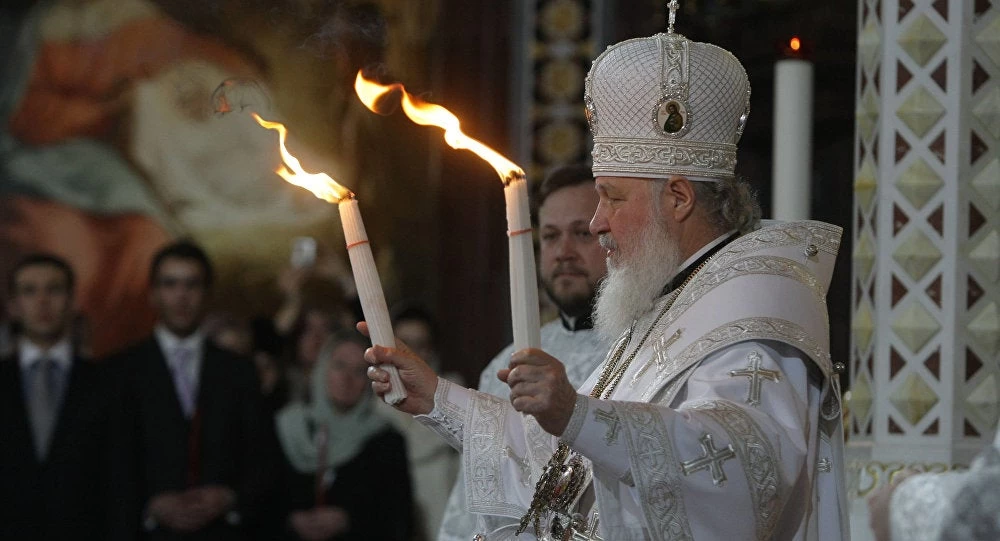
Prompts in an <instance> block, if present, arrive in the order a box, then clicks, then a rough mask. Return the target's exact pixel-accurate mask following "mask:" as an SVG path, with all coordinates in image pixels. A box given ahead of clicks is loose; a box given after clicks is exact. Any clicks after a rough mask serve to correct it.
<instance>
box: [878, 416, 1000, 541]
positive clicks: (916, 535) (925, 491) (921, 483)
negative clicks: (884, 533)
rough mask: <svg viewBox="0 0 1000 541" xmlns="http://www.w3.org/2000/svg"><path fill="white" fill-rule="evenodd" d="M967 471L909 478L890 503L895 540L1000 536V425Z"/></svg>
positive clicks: (980, 540) (976, 540) (967, 540)
mask: <svg viewBox="0 0 1000 541" xmlns="http://www.w3.org/2000/svg"><path fill="white" fill-rule="evenodd" d="M997 428H998V430H997V435H996V437H995V438H994V440H993V444H992V445H990V446H988V447H987V448H986V449H985V450H984V451H983V452H982V453H980V454H979V456H978V457H976V460H975V461H973V463H972V466H971V467H969V470H968V471H962V472H947V473H924V474H920V475H914V476H913V477H910V478H909V479H906V480H905V481H903V482H902V483H900V484H899V486H898V487H896V490H895V491H894V492H893V493H892V501H891V503H890V505H889V518H890V530H891V532H892V540H893V541H904V540H905V541H959V540H962V541H988V540H996V539H1000V427H997Z"/></svg>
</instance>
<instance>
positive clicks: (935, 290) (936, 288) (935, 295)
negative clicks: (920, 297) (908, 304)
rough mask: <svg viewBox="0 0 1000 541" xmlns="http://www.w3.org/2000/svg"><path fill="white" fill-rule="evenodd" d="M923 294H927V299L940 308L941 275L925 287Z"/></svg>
mask: <svg viewBox="0 0 1000 541" xmlns="http://www.w3.org/2000/svg"><path fill="white" fill-rule="evenodd" d="M924 292H926V293H927V298H928V299H930V300H932V301H934V304H936V305H937V307H938V308H941V275H938V277H937V278H935V279H934V281H933V282H931V285H929V286H927V289H925V290H924Z"/></svg>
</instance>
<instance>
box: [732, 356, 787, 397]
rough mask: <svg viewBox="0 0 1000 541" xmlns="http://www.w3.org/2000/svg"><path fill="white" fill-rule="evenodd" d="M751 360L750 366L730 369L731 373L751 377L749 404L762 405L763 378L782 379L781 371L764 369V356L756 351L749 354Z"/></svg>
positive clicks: (748, 394) (736, 375)
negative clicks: (761, 365)
mask: <svg viewBox="0 0 1000 541" xmlns="http://www.w3.org/2000/svg"><path fill="white" fill-rule="evenodd" d="M747 359H748V360H749V361H750V366H748V367H746V368H744V369H742V370H730V371H729V375H730V376H732V377H734V378H736V377H747V378H750V390H749V391H748V392H747V404H749V405H751V406H759V405H760V386H761V382H762V381H763V380H767V381H778V380H779V379H781V373H780V372H778V371H777V370H764V369H761V367H760V361H761V360H762V357H761V356H760V353H758V352H756V351H751V352H750V355H749V356H747Z"/></svg>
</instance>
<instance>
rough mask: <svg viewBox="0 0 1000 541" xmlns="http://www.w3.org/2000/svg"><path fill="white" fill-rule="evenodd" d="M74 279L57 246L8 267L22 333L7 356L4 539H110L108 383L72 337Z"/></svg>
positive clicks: (2, 371) (0, 408)
mask: <svg viewBox="0 0 1000 541" xmlns="http://www.w3.org/2000/svg"><path fill="white" fill-rule="evenodd" d="M73 284H74V276H73V270H72V269H71V268H70V266H69V265H68V264H67V263H66V262H65V261H63V260H62V259H59V258H57V257H54V256H51V255H42V254H39V255H32V256H28V257H27V258H25V259H23V260H21V261H20V262H19V263H17V265H16V266H15V268H14V270H13V272H12V273H11V276H10V281H9V284H8V287H9V293H10V312H11V315H12V316H13V317H14V318H15V320H16V321H17V323H18V327H19V329H20V334H19V336H18V337H17V341H16V352H15V353H14V355H13V356H9V357H7V358H3V359H0V539H10V540H16V541H36V540H37V541H61V540H67V541H68V540H70V539H72V540H74V541H75V540H88V541H103V540H104V539H106V529H105V528H106V525H107V518H108V514H107V509H108V502H107V490H106V489H107V481H108V465H109V463H108V458H109V454H108V452H107V451H108V447H107V445H108V427H109V423H108V418H109V406H110V400H109V399H108V397H109V392H108V391H109V388H110V386H109V385H108V381H107V378H105V377H104V376H105V375H104V372H103V370H102V369H101V367H99V366H97V365H95V364H94V363H92V362H90V361H87V360H84V359H82V358H80V357H78V356H76V355H75V354H74V351H73V347H72V344H71V343H70V334H71V333H70V329H71V324H72V321H73V315H74V314H73V312H74V310H73Z"/></svg>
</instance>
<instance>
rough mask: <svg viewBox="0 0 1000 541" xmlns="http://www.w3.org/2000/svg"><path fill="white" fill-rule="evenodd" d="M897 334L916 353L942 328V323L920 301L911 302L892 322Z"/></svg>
mask: <svg viewBox="0 0 1000 541" xmlns="http://www.w3.org/2000/svg"><path fill="white" fill-rule="evenodd" d="M892 330H893V332H895V333H896V336H898V337H899V339H900V340H902V341H903V343H904V344H906V347H908V348H910V351H911V352H913V353H916V352H918V351H920V349H921V348H923V347H924V346H925V345H926V344H927V342H928V341H930V339H931V338H933V337H934V335H936V334H937V333H938V332H939V331H940V330H941V324H939V323H938V322H937V320H936V319H934V316H932V315H931V314H930V312H928V311H927V309H926V308H924V307H923V306H921V304H920V303H919V302H911V303H910V305H909V306H908V307H907V308H906V309H905V310H903V311H902V312H901V313H900V314H899V315H898V316H896V318H895V319H894V320H893V322H892Z"/></svg>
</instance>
